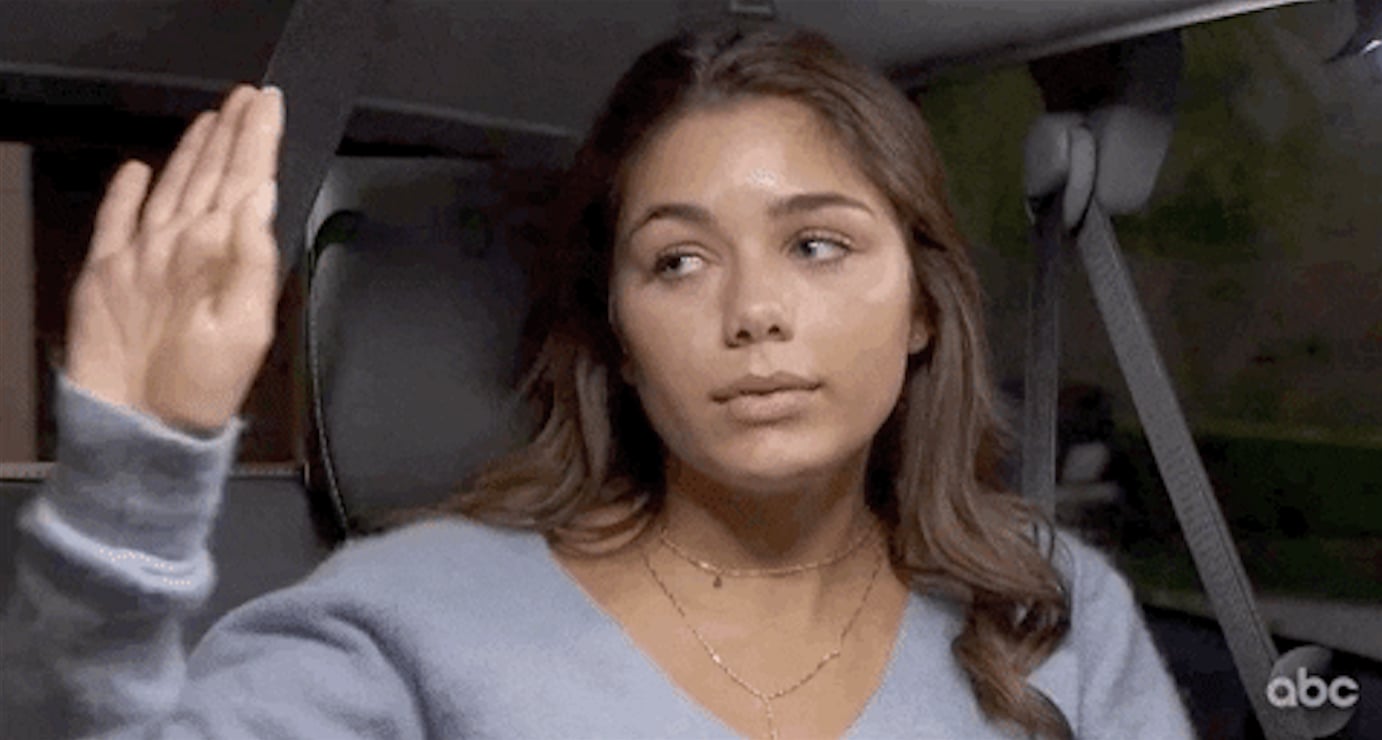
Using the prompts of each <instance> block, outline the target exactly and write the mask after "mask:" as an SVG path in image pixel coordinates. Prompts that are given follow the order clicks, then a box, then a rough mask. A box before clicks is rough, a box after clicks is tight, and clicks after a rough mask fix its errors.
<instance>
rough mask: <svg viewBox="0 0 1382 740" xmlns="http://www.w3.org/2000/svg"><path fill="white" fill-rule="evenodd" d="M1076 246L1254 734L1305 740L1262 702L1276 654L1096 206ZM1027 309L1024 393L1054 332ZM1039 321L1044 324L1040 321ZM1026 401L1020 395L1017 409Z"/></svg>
mask: <svg viewBox="0 0 1382 740" xmlns="http://www.w3.org/2000/svg"><path fill="white" fill-rule="evenodd" d="M1059 212H1060V199H1059V198H1055V199H1050V200H1048V202H1047V205H1046V206H1045V207H1043V208H1042V209H1041V211H1040V212H1039V214H1038V216H1039V218H1038V224H1042V223H1047V224H1049V223H1051V222H1054V223H1056V224H1060V223H1061V218H1060V215H1059ZM1062 231H1063V230H1062V229H1060V228H1056V229H1051V228H1038V232H1039V240H1040V241H1042V242H1043V243H1042V246H1041V248H1040V249H1039V250H1038V263H1039V267H1038V270H1037V276H1038V277H1037V283H1038V284H1040V283H1042V282H1043V281H1044V280H1045V279H1047V278H1050V279H1055V278H1053V277H1051V276H1055V275H1057V271H1058V268H1057V266H1058V264H1059V263H1058V262H1057V259H1058V255H1059V251H1060V246H1061V242H1062ZM1075 243H1076V248H1077V249H1078V251H1079V253H1080V258H1081V261H1082V262H1083V264H1084V268H1085V272H1086V274H1087V277H1088V278H1089V283H1090V286H1091V288H1092V289H1093V292H1094V298H1095V302H1096V304H1097V305H1098V308H1099V313H1100V314H1101V315H1102V317H1103V320H1104V326H1105V328H1106V329H1107V330H1108V335H1109V339H1110V341H1111V342H1112V344H1113V349H1114V352H1115V354H1116V355H1117V358H1118V364H1119V366H1120V368H1121V369H1122V372H1123V377H1124V379H1125V380H1126V381H1127V384H1128V389H1129V391H1130V392H1131V394H1132V397H1133V403H1134V405H1135V406H1136V408H1137V414H1138V417H1139V418H1140V419H1141V421H1142V425H1143V429H1144V430H1145V432H1146V434H1147V438H1148V440H1149V442H1150V444H1151V448H1152V453H1153V455H1154V456H1155V457H1156V462H1157V467H1158V469H1159V470H1160V471H1161V477H1162V480H1163V481H1164V482H1165V485H1166V489H1167V491H1168V493H1169V494H1170V496H1171V502H1172V505H1173V506H1174V509H1175V512H1176V518H1177V519H1178V520H1179V522H1180V526H1181V529H1182V531H1183V532H1184V534H1185V540H1186V543H1187V544H1188V545H1189V547H1190V553H1191V555H1192V557H1193V558H1194V561H1195V568H1196V570H1197V571H1198V572H1199V575H1200V580H1201V582H1202V583H1203V584H1204V588H1205V591H1206V592H1207V594H1208V598H1209V602H1210V604H1211V606H1212V607H1213V608H1214V613H1215V615H1216V616H1217V618H1218V621H1219V625H1220V628H1221V629H1222V630H1223V632H1224V636H1225V639H1226V641H1227V643H1228V647H1229V651H1230V652H1231V653H1232V655H1233V661H1234V665H1235V666H1236V667H1237V669H1238V675H1239V677H1240V678H1241V679H1242V681H1243V686H1244V688H1245V690H1246V691H1247V694H1248V699H1249V701H1250V702H1251V704H1252V707H1253V711H1254V712H1255V714H1256V715H1257V718H1258V721H1259V722H1260V723H1261V725H1262V729H1263V733H1264V735H1265V737H1266V738H1268V740H1306V739H1307V738H1309V734H1308V732H1307V731H1306V727H1305V720H1304V717H1303V715H1302V714H1300V713H1299V712H1285V711H1283V710H1280V709H1277V708H1276V707H1273V706H1271V704H1269V703H1268V701H1267V695H1266V687H1267V684H1268V681H1270V679H1271V670H1272V665H1273V664H1274V663H1275V662H1276V660H1277V657H1278V653H1277V650H1276V646H1275V644H1274V643H1273V642H1272V638H1271V634H1270V633H1269V632H1268V631H1267V628H1266V626H1265V624H1264V623H1263V620H1262V616H1261V614H1259V613H1258V611H1257V607H1256V605H1255V603H1254V601H1253V595H1252V583H1251V582H1250V581H1249V580H1248V577H1247V574H1246V573H1245V572H1244V570H1243V563H1242V561H1241V560H1240V559H1239V556H1238V551H1237V549H1236V548H1235V547H1234V544H1233V538H1232V536H1231V534H1230V533H1229V530H1228V525H1227V524H1226V523H1225V521H1224V517H1223V513H1222V511H1221V510H1220V509H1219V505H1218V502H1217V501H1216V500H1215V498H1214V494H1213V491H1212V489H1211V487H1210V484H1209V477H1208V475H1207V474H1206V473H1205V469H1204V464H1203V462H1202V461H1201V460H1200V456H1199V452H1198V451H1197V450H1196V448H1195V444H1194V440H1193V439H1192V437H1191V435H1190V430H1189V426H1188V425H1187V424H1186V421H1185V415H1184V414H1183V413H1182V411H1181V407H1180V403H1179V401H1178V400H1177V398H1176V394H1175V392H1174V390H1173V389H1172V387H1171V381H1170V378H1169V376H1168V374H1167V372H1166V368H1165V366H1164V365H1163V363H1162V361H1161V357H1160V354H1159V353H1158V352H1157V350H1156V345H1155V342H1154V340H1153V337H1152V334H1151V330H1150V329H1149V328H1148V325H1147V320H1146V317H1145V315H1144V313H1143V311H1142V306H1141V303H1140V301H1139V300H1138V298H1137V293H1136V290H1135V289H1134V287H1133V284H1132V280H1131V279H1130V278H1129V276H1128V270H1127V267H1126V265H1125V264H1124V262H1123V259H1122V257H1121V255H1120V253H1119V249H1118V242H1117V238H1116V236H1115V235H1114V231H1113V226H1112V224H1111V223H1110V222H1109V219H1108V216H1107V215H1105V213H1104V212H1103V209H1102V207H1101V206H1100V205H1099V202H1098V199H1097V198H1095V199H1091V201H1090V203H1089V207H1088V210H1087V211H1086V212H1085V214H1084V219H1083V224H1082V226H1081V227H1080V228H1079V229H1078V231H1077V234H1076V239H1075ZM1041 263H1044V264H1041ZM1036 293H1042V294H1043V295H1045V296H1046V297H1047V298H1049V297H1050V296H1052V295H1054V291H1046V292H1045V293H1043V291H1042V290H1036V289H1034V294H1036ZM1033 305H1034V306H1037V305H1040V306H1041V308H1042V313H1041V314H1038V315H1035V316H1034V317H1033V327H1034V331H1035V332H1041V337H1040V341H1037V340H1035V339H1034V340H1033V341H1032V342H1031V344H1030V346H1033V347H1035V352H1033V353H1032V354H1030V355H1029V356H1028V367H1027V374H1028V377H1029V385H1033V384H1034V383H1032V381H1030V379H1031V378H1033V377H1035V378H1037V382H1036V383H1035V384H1036V385H1040V387H1042V388H1044V389H1045V388H1048V387H1049V385H1050V384H1051V383H1050V378H1048V377H1045V374H1046V373H1047V372H1050V370H1049V369H1048V368H1054V367H1055V362H1056V361H1055V355H1056V353H1057V351H1058V344H1057V343H1056V341H1055V331H1054V328H1053V325H1054V318H1053V317H1054V312H1055V308H1054V307H1051V306H1049V305H1046V304H1045V303H1044V302H1042V301H1035V300H1034V302H1033ZM1047 314H1049V316H1047V317H1046V318H1043V316H1046V315H1047ZM1046 324H1051V326H1047V325H1046ZM1035 400H1036V399H1034V398H1032V397H1030V396H1028V397H1027V398H1026V399H1024V406H1025V405H1027V404H1030V403H1032V402H1033V401H1035ZM1026 433H1027V434H1028V435H1029V436H1035V437H1045V439H1044V440H1039V441H1037V442H1034V443H1032V448H1033V449H1041V450H1053V449H1054V446H1055V440H1054V434H1055V426H1054V424H1046V423H1042V424H1041V425H1039V426H1036V427H1030V428H1028V429H1027V430H1026ZM1032 462H1033V461H1032V460H1031V459H1029V458H1024V460H1023V471H1024V472H1023V476H1024V480H1025V479H1026V477H1027V475H1028V474H1027V472H1026V471H1027V468H1028V467H1029V465H1030V464H1032ZM1046 462H1047V463H1048V464H1047V465H1046V466H1045V467H1044V470H1047V471H1053V470H1054V464H1053V460H1050V459H1048V460H1046ZM1033 467H1035V466H1034V465H1033ZM1043 474H1044V473H1043ZM1032 475H1034V476H1035V475H1036V473H1032ZM1053 485H1054V480H1053V479H1048V480H1047V482H1046V490H1050V488H1051V487H1052V486H1053ZM1036 490H1037V491H1041V490H1042V488H1041V487H1038V488H1037V489H1036Z"/></svg>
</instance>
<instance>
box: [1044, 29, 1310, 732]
mask: <svg viewBox="0 0 1382 740" xmlns="http://www.w3.org/2000/svg"><path fill="white" fill-rule="evenodd" d="M1181 60H1182V52H1181V47H1180V41H1179V36H1178V35H1176V34H1175V33H1174V32H1171V33H1168V34H1158V35H1154V36H1148V37H1143V38H1139V39H1133V40H1130V41H1126V42H1122V43H1121V44H1118V45H1116V46H1114V47H1111V48H1110V49H1107V50H1101V49H1093V50H1085V51H1082V52H1078V53H1076V54H1073V55H1069V56H1066V57H1064V58H1055V59H1052V60H1049V61H1047V62H1044V66H1037V65H1034V66H1033V70H1032V71H1033V76H1034V77H1036V78H1037V82H1038V84H1039V85H1040V86H1041V87H1042V90H1043V96H1044V97H1045V99H1046V102H1047V104H1048V107H1060V108H1063V107H1067V106H1069V107H1074V108H1076V112H1060V113H1047V114H1045V115H1043V116H1041V117H1040V118H1039V119H1038V120H1037V121H1036V123H1035V124H1034V125H1033V126H1032V129H1031V132H1030V134H1029V135H1028V138H1027V142H1026V150H1025V161H1024V169H1025V172H1024V177H1025V183H1024V190H1025V193H1026V195H1027V198H1028V208H1029V216H1030V217H1031V218H1032V221H1033V229H1032V233H1033V241H1034V244H1035V248H1036V255H1037V259H1036V264H1035V273H1034V276H1033V282H1032V289H1031V295H1032V299H1031V306H1030V310H1031V318H1030V326H1029V332H1030V337H1029V340H1028V344H1027V347H1028V351H1027V359H1026V368H1025V375H1026V382H1025V385H1026V388H1027V394H1026V397H1025V398H1024V399H1023V407H1024V421H1025V427H1024V429H1023V438H1024V439H1023V446H1022V450H1023V459H1022V482H1023V486H1024V495H1027V496H1030V497H1031V499H1032V500H1033V502H1034V503H1035V504H1036V505H1037V506H1038V507H1039V508H1040V509H1042V510H1043V511H1046V512H1048V513H1049V512H1051V511H1053V510H1054V504H1055V500H1054V490H1055V456H1056V419H1055V408H1056V404H1057V394H1058V386H1057V382H1056V380H1057V379H1056V374H1057V369H1058V368H1057V362H1058V358H1059V357H1060V344H1059V334H1058V331H1057V327H1058V311H1059V290H1058V287H1059V286H1058V283H1059V274H1060V264H1061V263H1060V259H1061V256H1062V250H1063V248H1064V244H1065V241H1066V237H1067V235H1073V237H1074V241H1075V245H1076V248H1077V250H1078V251H1079V253H1080V258H1081V262H1082V263H1083V265H1084V269H1085V273H1086V275H1087V277H1088V278H1089V282H1090V286H1091V287H1092V289H1093V292H1094V297H1095V302H1096V304H1097V306H1098V309H1099V313H1100V315H1101V317H1102V318H1103V322H1104V326H1105V328H1106V329H1107V331H1108V335H1109V339H1110V341H1111V342H1112V344H1113V349H1114V353H1115V355H1116V356H1117V358H1118V364H1119V367H1120V368H1121V370H1122V373H1123V377H1124V379H1125V380H1126V381H1127V384H1128V389H1129V391H1130V392H1131V394H1132V397H1133V402H1134V405H1135V406H1136V408H1137V414H1138V418H1139V419H1140V420H1141V422H1142V426H1143V429H1144V431H1145V432H1146V434H1147V438H1148V441H1149V442H1150V444H1151V448H1152V453H1153V455H1154V456H1155V458H1156V463H1157V468H1158V469H1159V470H1160V472H1161V477H1162V480H1163V482H1164V483H1165V485H1166V489H1167V491H1168V493H1169V494H1170V497H1171V502H1172V505H1173V507H1174V509H1175V512H1176V519H1177V520H1178V521H1179V523H1180V527H1181V530H1182V531H1183V532H1184V534H1185V541H1186V543H1187V545H1188V546H1189V548H1190V553H1191V555H1192V557H1193V558H1194V561H1195V569H1196V570H1197V571H1198V572H1199V575H1200V581H1201V582H1202V583H1203V584H1204V588H1205V591H1206V592H1207V595H1208V598H1209V602H1210V605H1211V606H1212V607H1213V609H1214V613H1215V615H1216V617H1217V618H1218V622H1219V625H1220V628H1221V629H1222V630H1223V632H1224V637H1225V640H1226V642H1227V644H1228V647H1229V651H1230V653H1232V655H1233V661H1234V665H1235V667H1236V668H1237V670H1238V675H1239V677H1240V678H1241V680H1242V682H1243V686H1244V688H1245V690H1246V691H1247V694H1248V699H1249V701H1250V703H1251V704H1252V707H1253V711H1254V713H1255V714H1256V715H1257V719H1258V721H1259V722H1260V723H1261V725H1262V729H1263V732H1264V734H1265V736H1266V737H1267V738H1268V739H1269V740H1305V739H1306V738H1308V737H1309V734H1308V732H1307V730H1306V726H1305V717H1304V715H1303V714H1302V713H1301V712H1300V711H1299V710H1296V711H1293V712H1285V711H1282V710H1280V709H1277V708H1276V707H1273V706H1272V705H1271V704H1270V703H1269V702H1268V701H1267V695H1266V688H1267V684H1268V682H1269V681H1270V680H1271V671H1272V666H1273V664H1274V663H1275V662H1276V660H1277V658H1278V654H1277V650H1276V646H1275V644H1274V643H1273V642H1272V637H1271V634H1270V632H1268V630H1267V628H1266V626H1265V624H1264V622H1263V620H1262V616H1261V614H1259V613H1258V611H1257V607H1256V605H1255V603H1254V601H1253V595H1252V583H1251V582H1250V581H1249V580H1248V577H1247V574H1246V573H1245V572H1244V570H1243V563H1242V561H1241V560H1240V559H1239V556H1238V551H1237V549H1236V548H1235V547H1234V544H1233V538H1232V535H1231V534H1230V532H1229V530H1228V526H1227V524H1226V523H1225V521H1224V517H1223V513H1222V511H1220V509H1219V504H1218V501H1217V500H1216V499H1215V498H1214V494H1213V491H1212V489H1211V488H1210V484H1209V476H1208V475H1207V474H1206V473H1205V469H1204V464H1203V462H1202V461H1201V460H1200V457H1199V453H1198V451H1197V450H1196V448H1195V443H1194V440H1193V439H1192V437H1191V435H1190V430H1189V426H1188V425H1187V424H1186V421H1185V415H1184V414H1183V413H1182V411H1181V408H1180V403H1179V401H1178V400H1177V398H1176V394H1175V391H1174V390H1173V389H1172V387H1171V381H1170V378H1169V376H1168V374H1167V372H1166V369H1165V366H1164V365H1163V363H1162V361H1161V356H1160V354H1159V353H1158V352H1157V349H1156V344H1155V341H1154V339H1153V337H1152V333H1151V330H1150V329H1149V328H1148V325H1147V321H1146V318H1145V316H1144V314H1143V311H1142V307H1141V303H1140V302H1139V300H1138V298H1137V292H1136V290H1135V288H1134V287H1133V284H1132V280H1131V279H1130V278H1129V276H1128V270H1127V268H1126V266H1125V265H1124V263H1123V259H1122V257H1121V256H1120V252H1119V249H1118V242H1117V238H1116V236H1115V235H1114V231H1113V226H1112V224H1111V223H1110V222H1109V219H1108V216H1107V215H1106V214H1108V213H1127V212H1131V211H1134V210H1137V209H1138V208H1140V207H1142V205H1143V204H1145V203H1146V201H1147V199H1148V198H1149V197H1150V195H1151V191H1152V187H1153V185H1154V183H1155V180H1156V174H1157V172H1158V170H1159V169H1160V166H1161V161H1162V160H1163V159H1164V157H1165V153H1166V150H1167V149H1168V148H1169V145H1170V137H1171V132H1172V130H1173V128H1174V126H1173V124H1172V116H1173V113H1174V101H1175V98H1176V88H1177V84H1178V81H1179V77H1180V68H1181ZM1100 65H1103V67H1102V69H1101V68H1099V66H1100ZM1100 75H1103V77H1100ZM1091 83H1098V84H1099V85H1101V86H1100V87H1098V88H1096V89H1102V90H1105V91H1106V92H1105V93H1104V95H1103V97H1102V98H1100V99H1099V100H1097V101H1095V102H1094V103H1093V104H1091V103H1090V101H1089V100H1088V99H1081V98H1084V97H1085V92H1086V91H1087V89H1089V87H1090V86H1091ZM1077 100H1079V102H1078V103H1077V102H1076V101H1077ZM1034 394H1039V395H1034ZM1028 454H1031V455H1033V457H1028Z"/></svg>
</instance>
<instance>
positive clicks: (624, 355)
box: [606, 299, 638, 387]
mask: <svg viewBox="0 0 1382 740" xmlns="http://www.w3.org/2000/svg"><path fill="white" fill-rule="evenodd" d="M606 305H607V306H608V309H607V310H606V316H607V318H608V319H609V328H610V330H611V331H613V332H614V338H615V340H617V341H618V342H619V353H620V355H621V357H620V360H619V376H620V377H622V378H623V379H624V382H625V383H628V384H629V385H631V386H634V387H637V386H638V371H637V368H635V367H634V364H633V358H632V357H630V356H629V346H628V345H627V344H625V343H624V333H623V332H622V331H620V330H619V320H618V318H617V317H616V316H615V313H614V300H613V299H610V301H609V302H608V303H607V304H606Z"/></svg>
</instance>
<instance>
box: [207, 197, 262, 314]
mask: <svg viewBox="0 0 1382 740" xmlns="http://www.w3.org/2000/svg"><path fill="white" fill-rule="evenodd" d="M276 197H277V186H276V184H275V183H274V181H272V180H270V181H268V182H266V183H263V184H262V185H261V186H260V187H259V188H258V189H257V190H255V191H254V193H252V194H251V195H250V196H249V197H248V198H245V199H243V200H242V201H241V202H240V205H239V206H238V209H237V210H236V212H235V236H234V238H233V239H232V240H231V241H232V242H233V244H234V246H233V247H232V248H231V254H230V260H229V271H230V274H229V275H227V276H226V279H225V281H224V283H222V286H223V289H222V292H221V294H220V295H218V296H217V297H216V306H215V310H216V313H217V314H218V315H222V316H244V317H247V318H251V319H257V320H259V321H262V322H264V323H263V324H261V325H260V327H261V329H263V330H264V331H268V332H270V333H271V332H272V328H273V318H274V312H275V310H276V308H277V304H278V301H277V300H275V298H276V297H277V294H278V245H277V244H276V242H275V240H274V232H273V225H274V224H273V217H274V208H275V198H276Z"/></svg>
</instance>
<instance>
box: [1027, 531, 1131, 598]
mask: <svg viewBox="0 0 1382 740" xmlns="http://www.w3.org/2000/svg"><path fill="white" fill-rule="evenodd" d="M1054 535H1055V536H1054V543H1053V542H1052V537H1051V534H1050V533H1049V531H1048V533H1047V534H1045V536H1044V537H1042V538H1041V539H1040V540H1039V546H1040V547H1041V549H1042V552H1043V554H1048V555H1049V558H1050V561H1051V564H1052V565H1053V566H1054V567H1055V568H1056V571H1057V572H1058V573H1060V576H1061V580H1062V581H1063V582H1064V583H1065V585H1066V588H1067V589H1069V592H1070V603H1071V609H1072V610H1075V609H1079V608H1081V607H1083V608H1085V609H1090V608H1099V607H1100V605H1103V606H1104V607H1107V606H1108V604H1107V603H1106V602H1107V601H1108V597H1109V596H1110V595H1119V594H1122V592H1126V594H1125V595H1126V597H1127V599H1128V600H1130V599H1131V592H1132V589H1131V587H1130V585H1129V583H1128V580H1127V577H1126V576H1125V575H1124V574H1123V573H1122V572H1121V571H1120V570H1119V569H1118V566H1117V564H1116V562H1115V559H1114V555H1113V553H1110V552H1108V551H1107V550H1105V549H1103V548H1100V547H1097V546H1095V545H1093V544H1090V542H1089V541H1088V540H1086V539H1085V538H1084V537H1083V536H1082V535H1080V534H1079V533H1078V532H1076V531H1074V530H1071V529H1069V528H1066V527H1057V528H1056V529H1055V530H1054Z"/></svg>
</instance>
